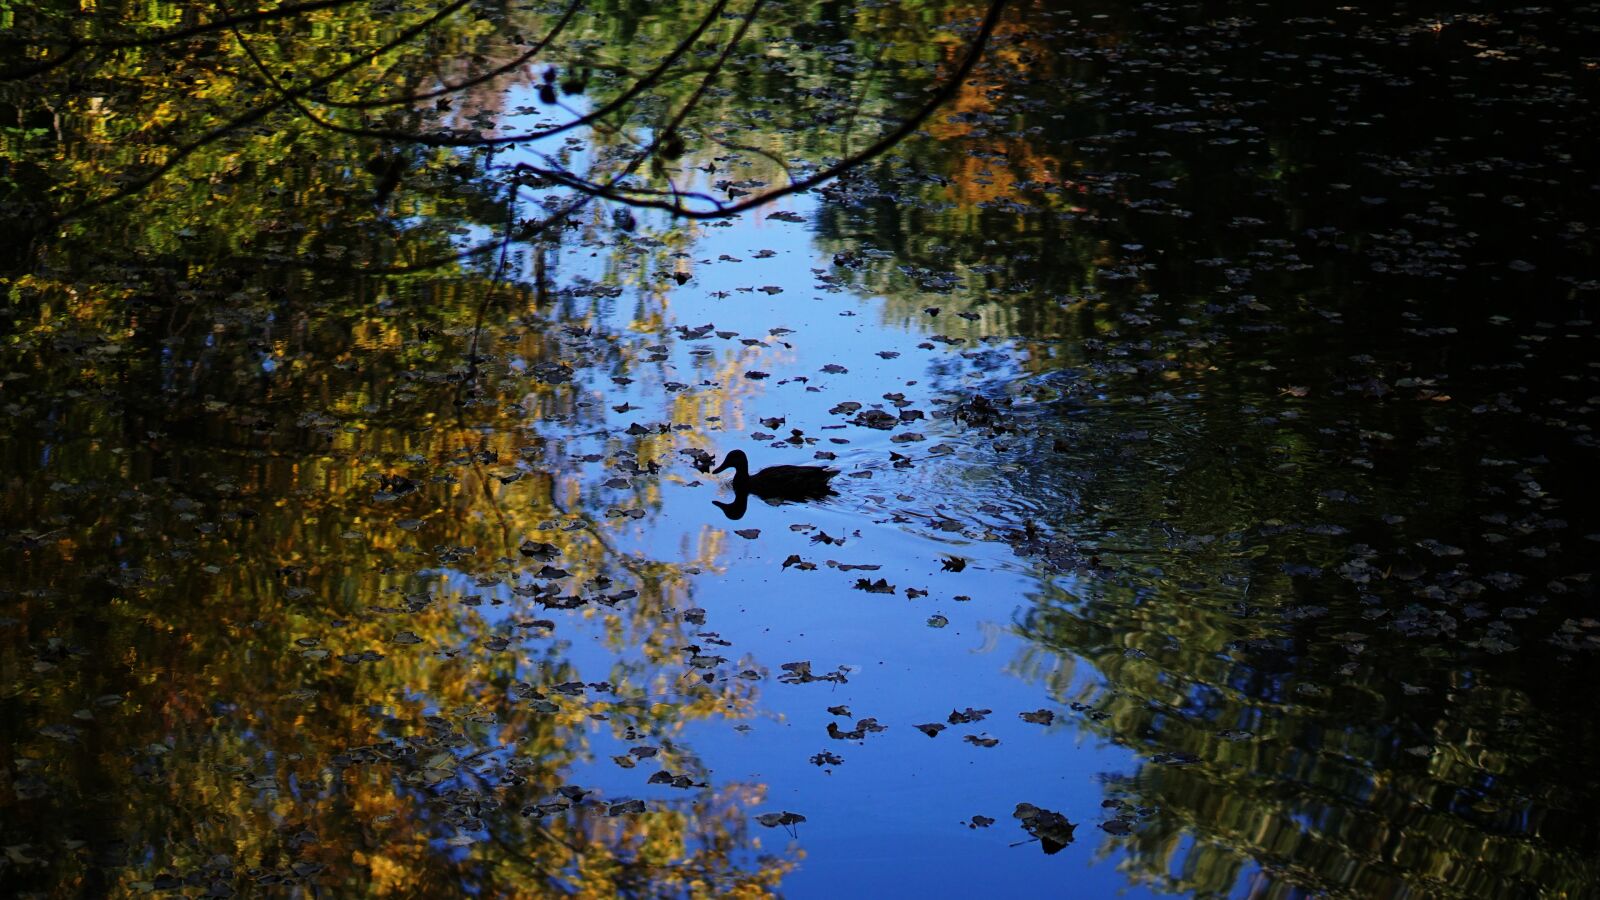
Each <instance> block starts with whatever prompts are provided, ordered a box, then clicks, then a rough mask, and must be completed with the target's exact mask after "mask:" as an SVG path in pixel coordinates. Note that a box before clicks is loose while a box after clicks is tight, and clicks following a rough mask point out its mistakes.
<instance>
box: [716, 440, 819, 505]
mask: <svg viewBox="0 0 1600 900" xmlns="http://www.w3.org/2000/svg"><path fill="white" fill-rule="evenodd" d="M729 469H732V470H733V494H734V496H733V502H732V503H723V502H720V501H717V500H713V501H711V502H712V503H714V504H716V506H717V508H718V509H720V510H722V512H723V514H724V515H726V516H727V517H728V518H730V519H738V518H742V517H743V516H744V513H745V509H746V508H747V507H748V505H749V503H750V496H751V495H752V494H753V495H755V496H757V497H760V498H761V499H762V500H765V501H767V502H768V503H772V504H778V503H785V502H788V503H804V502H805V501H807V500H821V499H822V498H824V497H831V496H833V494H834V490H833V488H832V487H830V486H829V485H828V482H829V481H831V480H833V476H835V475H838V474H839V470H838V469H829V468H826V467H823V466H768V467H767V468H765V469H762V470H761V471H759V472H756V473H755V474H754V475H752V474H750V458H749V457H748V456H745V453H744V451H743V450H730V451H728V455H727V456H725V457H723V459H722V465H720V466H717V467H716V468H715V469H712V470H711V474H713V475H716V474H719V473H721V472H726V471H727V470H729Z"/></svg>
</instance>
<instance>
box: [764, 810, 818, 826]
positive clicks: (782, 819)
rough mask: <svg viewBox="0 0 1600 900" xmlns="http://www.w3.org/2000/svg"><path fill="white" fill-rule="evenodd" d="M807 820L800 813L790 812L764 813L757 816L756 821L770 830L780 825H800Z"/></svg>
mask: <svg viewBox="0 0 1600 900" xmlns="http://www.w3.org/2000/svg"><path fill="white" fill-rule="evenodd" d="M805 820H806V817H805V816H802V815H800V814H799V813H794V812H789V811H788V810H784V811H783V812H775V813H762V814H761V815H759V816H756V821H757V822H760V823H761V824H762V825H765V826H766V827H768V828H777V827H778V826H779V825H798V824H800V823H801V822H804V821H805Z"/></svg>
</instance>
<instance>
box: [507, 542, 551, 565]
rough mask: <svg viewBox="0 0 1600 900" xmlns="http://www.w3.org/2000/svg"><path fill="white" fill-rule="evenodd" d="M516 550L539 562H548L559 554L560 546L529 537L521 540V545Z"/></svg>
mask: <svg viewBox="0 0 1600 900" xmlns="http://www.w3.org/2000/svg"><path fill="white" fill-rule="evenodd" d="M517 550H519V551H520V552H521V553H522V555H523V556H526V557H528V558H529V559H536V560H539V561H540V562H549V561H551V560H553V559H555V558H556V557H557V556H560V555H561V548H560V547H557V546H556V545H555V544H542V543H539V542H538V541H534V540H531V539H530V540H526V541H523V542H522V546H520V547H518V548H517Z"/></svg>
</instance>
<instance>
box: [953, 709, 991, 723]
mask: <svg viewBox="0 0 1600 900" xmlns="http://www.w3.org/2000/svg"><path fill="white" fill-rule="evenodd" d="M992 712H994V710H992V709H973V708H972V707H970V706H969V707H967V709H966V711H965V712H962V711H960V710H955V709H952V710H950V718H949V722H950V724H951V725H968V724H971V723H973V722H982V721H983V720H984V718H985V717H987V716H988V715H989V713H992Z"/></svg>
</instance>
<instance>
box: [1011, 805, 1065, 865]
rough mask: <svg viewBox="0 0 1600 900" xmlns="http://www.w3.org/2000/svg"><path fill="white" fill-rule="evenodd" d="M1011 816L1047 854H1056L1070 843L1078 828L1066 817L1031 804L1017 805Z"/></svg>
mask: <svg viewBox="0 0 1600 900" xmlns="http://www.w3.org/2000/svg"><path fill="white" fill-rule="evenodd" d="M1011 815H1012V817H1013V818H1016V819H1020V820H1021V822H1022V828H1023V830H1024V831H1026V832H1028V833H1029V834H1031V835H1033V836H1034V837H1036V838H1038V839H1039V843H1040V844H1042V845H1043V846H1044V852H1045V853H1047V854H1048V853H1058V852H1060V850H1061V848H1063V847H1065V846H1067V845H1068V844H1070V843H1072V841H1073V831H1074V829H1076V828H1077V827H1078V826H1076V825H1074V824H1072V823H1071V822H1069V821H1067V817H1066V816H1063V815H1062V814H1060V813H1058V812H1054V811H1052V810H1048V809H1042V808H1040V807H1037V806H1034V805H1033V804H1032V803H1018V804H1017V808H1016V810H1015V811H1013V812H1012V813H1011Z"/></svg>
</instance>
